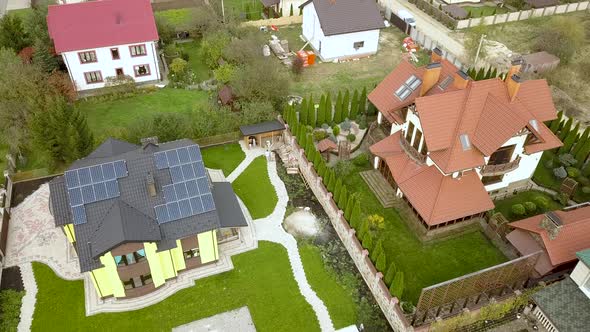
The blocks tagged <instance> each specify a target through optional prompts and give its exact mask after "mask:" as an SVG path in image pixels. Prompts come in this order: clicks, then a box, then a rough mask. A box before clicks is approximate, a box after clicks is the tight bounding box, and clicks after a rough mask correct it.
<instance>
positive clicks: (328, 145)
mask: <svg viewBox="0 0 590 332" xmlns="http://www.w3.org/2000/svg"><path fill="white" fill-rule="evenodd" d="M336 149H338V146H337V145H336V143H335V142H334V141H332V140H331V139H329V138H324V139H323V140H321V141H320V142H319V143H318V151H320V153H325V154H326V159H327V160H328V161H330V152H331V151H332V150H336Z"/></svg>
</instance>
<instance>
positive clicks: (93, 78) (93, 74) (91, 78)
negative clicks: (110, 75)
mask: <svg viewBox="0 0 590 332" xmlns="http://www.w3.org/2000/svg"><path fill="white" fill-rule="evenodd" d="M84 78H85V79H86V83H88V84H90V83H100V82H102V74H101V73H100V70H99V71H89V72H86V73H84Z"/></svg>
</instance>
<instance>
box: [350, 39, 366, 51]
mask: <svg viewBox="0 0 590 332" xmlns="http://www.w3.org/2000/svg"><path fill="white" fill-rule="evenodd" d="M364 46H365V42H364V41H358V42H355V43H354V44H353V47H354V49H355V50H358V49H359V48H361V47H364Z"/></svg>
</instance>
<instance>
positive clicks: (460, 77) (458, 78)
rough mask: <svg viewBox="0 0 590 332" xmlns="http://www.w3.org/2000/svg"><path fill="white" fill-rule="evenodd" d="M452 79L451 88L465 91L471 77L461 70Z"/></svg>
mask: <svg viewBox="0 0 590 332" xmlns="http://www.w3.org/2000/svg"><path fill="white" fill-rule="evenodd" d="M453 78H454V79H453V86H454V87H455V88H457V89H461V90H463V89H465V88H466V87H467V84H468V83H469V81H471V77H469V75H467V74H466V73H465V72H464V71H462V70H459V71H457V72H456V73H455V75H454V76H453Z"/></svg>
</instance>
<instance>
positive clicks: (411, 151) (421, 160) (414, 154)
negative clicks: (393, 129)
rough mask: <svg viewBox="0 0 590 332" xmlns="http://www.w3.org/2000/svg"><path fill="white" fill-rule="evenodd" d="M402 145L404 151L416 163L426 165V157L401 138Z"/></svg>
mask: <svg viewBox="0 0 590 332" xmlns="http://www.w3.org/2000/svg"><path fill="white" fill-rule="evenodd" d="M399 141H400V145H401V147H402V149H404V151H406V153H407V154H408V155H409V156H410V157H411V158H412V159H414V160H415V161H416V162H419V163H421V164H424V163H425V162H426V156H425V155H423V154H421V153H420V152H418V150H416V149H415V148H414V147H413V146H412V145H410V143H409V142H408V141H407V140H406V139H405V138H404V137H402V138H400V140H399Z"/></svg>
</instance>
